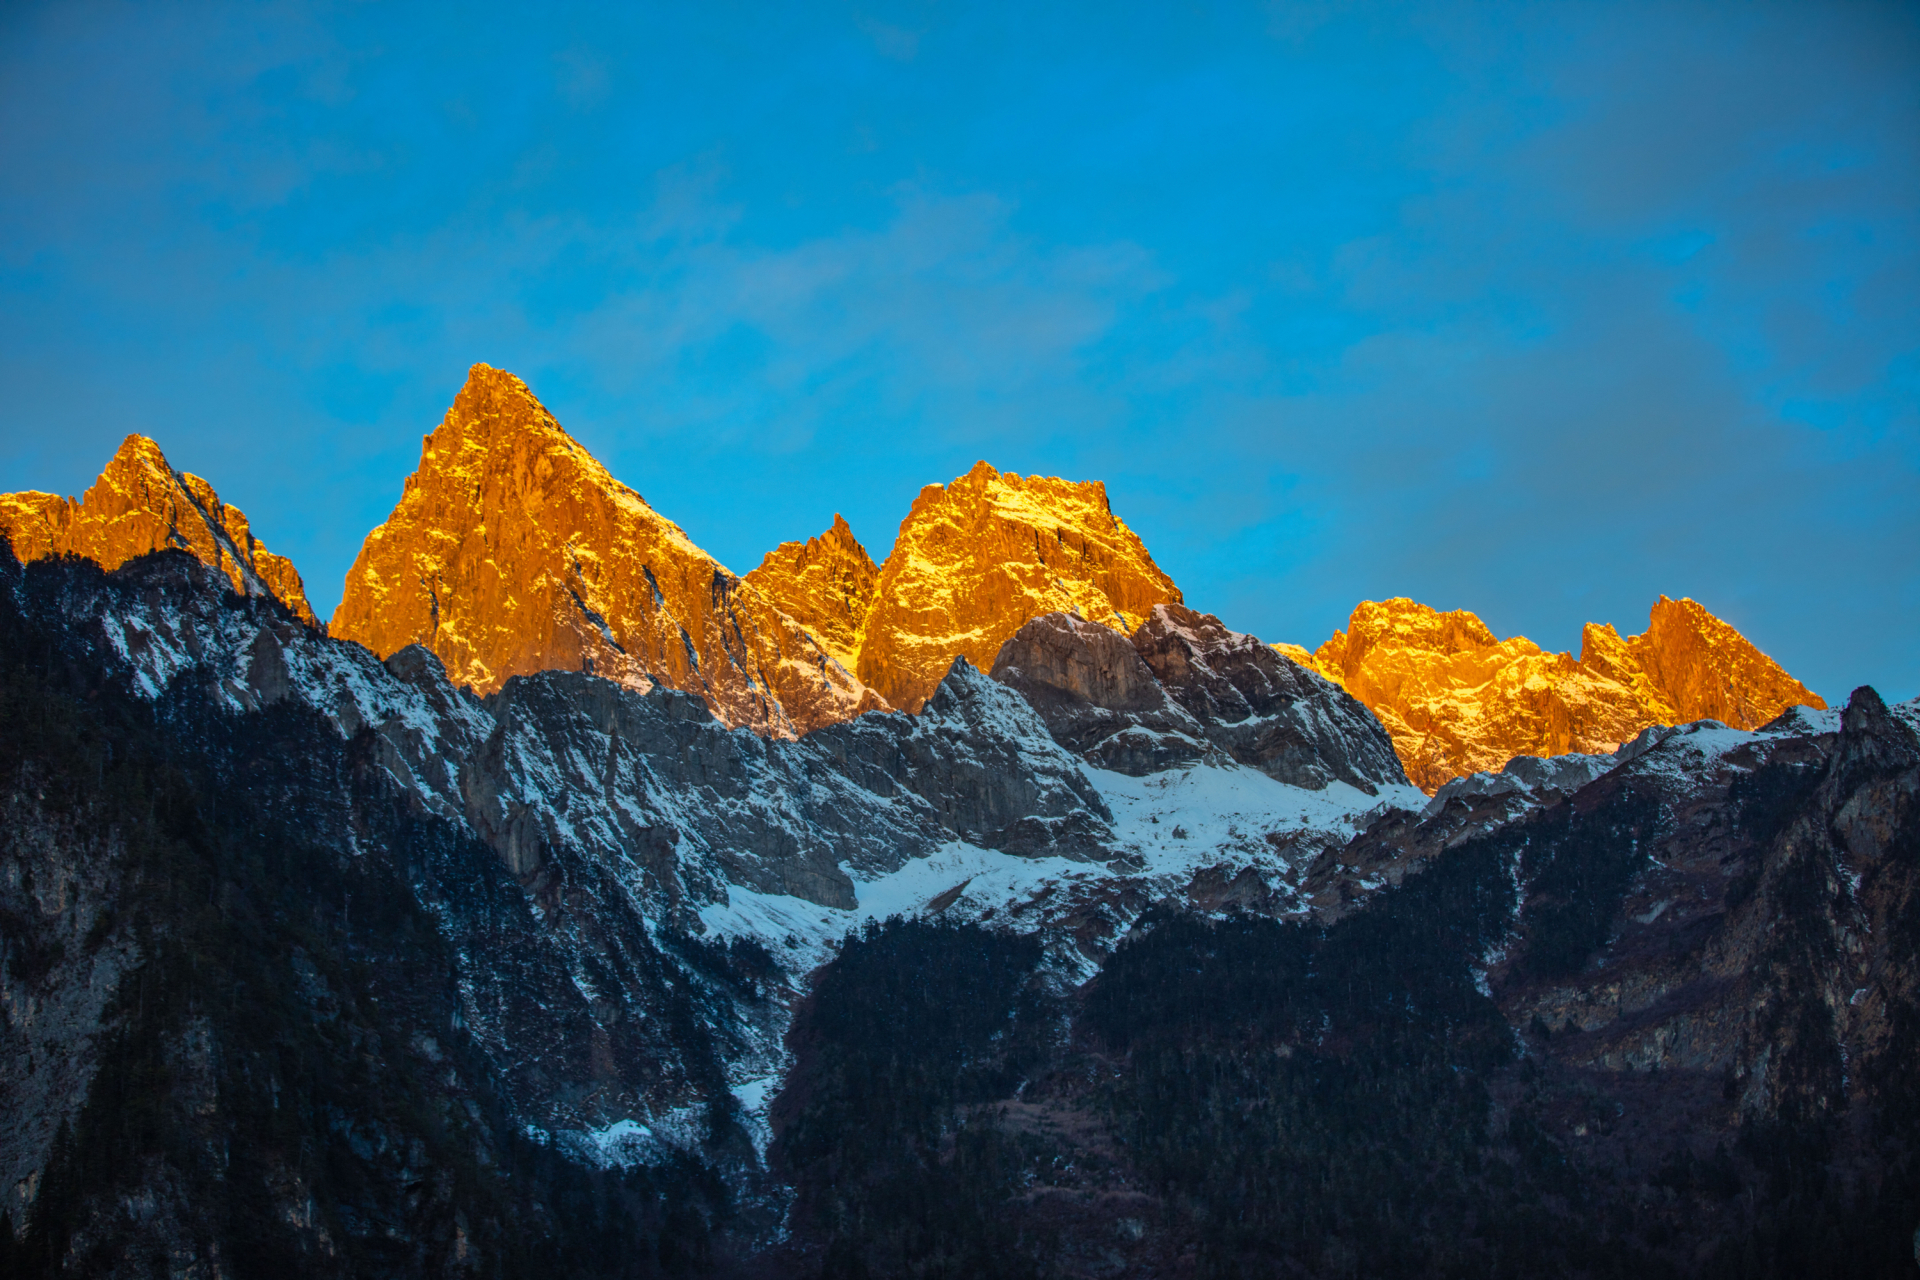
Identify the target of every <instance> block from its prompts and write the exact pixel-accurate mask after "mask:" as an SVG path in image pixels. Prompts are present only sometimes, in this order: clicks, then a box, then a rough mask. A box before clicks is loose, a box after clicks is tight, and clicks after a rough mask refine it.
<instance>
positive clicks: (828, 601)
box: [743, 512, 880, 671]
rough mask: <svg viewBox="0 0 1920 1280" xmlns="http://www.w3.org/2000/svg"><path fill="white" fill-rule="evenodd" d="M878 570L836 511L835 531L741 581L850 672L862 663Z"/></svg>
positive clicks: (787, 546) (779, 555) (778, 552)
mask: <svg viewBox="0 0 1920 1280" xmlns="http://www.w3.org/2000/svg"><path fill="white" fill-rule="evenodd" d="M879 578H880V566H878V565H876V564H875V563H874V562H873V557H872V556H870V555H868V554H867V549H866V548H865V547H863V546H861V545H860V543H859V542H858V541H857V540H856V539H855V538H854V536H853V530H852V529H850V528H848V527H847V522H846V520H845V519H844V518H842V517H841V516H840V515H839V514H838V513H837V512H836V513H835V514H834V517H833V527H832V528H830V529H828V530H827V531H826V532H825V533H823V534H821V535H820V536H819V537H817V538H808V539H807V540H806V541H805V542H783V543H781V544H780V545H779V546H777V547H775V548H774V549H773V550H771V551H769V552H767V556H766V559H764V560H762V561H761V562H760V567H759V568H757V569H755V570H754V571H753V572H752V573H749V574H748V575H747V576H746V578H745V579H743V581H745V582H746V583H747V584H748V585H750V586H752V587H754V588H756V589H758V590H759V591H760V593H761V594H762V595H764V596H766V598H767V599H768V600H770V601H772V602H773V605H774V607H775V608H777V609H779V610H780V612H782V613H784V614H786V615H787V616H788V617H789V618H792V619H793V620H794V621H795V622H797V623H799V624H800V625H801V626H802V627H804V628H806V629H807V631H808V632H809V633H810V634H811V635H812V636H813V638H814V639H815V640H818V641H819V642H820V647H821V648H822V649H825V650H826V651H827V652H828V653H829V654H831V655H833V657H834V659H835V661H837V662H839V663H840V665H841V666H843V667H845V668H846V669H847V670H848V671H853V670H855V669H857V668H858V666H859V662H860V657H859V655H860V631H861V628H862V626H864V625H865V623H866V620H867V611H868V609H869V608H871V607H872V605H873V588H874V584H875V583H876V582H877V581H879Z"/></svg>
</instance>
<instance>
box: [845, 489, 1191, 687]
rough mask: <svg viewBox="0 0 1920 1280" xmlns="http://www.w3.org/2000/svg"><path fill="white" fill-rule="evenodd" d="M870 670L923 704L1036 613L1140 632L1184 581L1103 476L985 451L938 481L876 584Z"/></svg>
mask: <svg viewBox="0 0 1920 1280" xmlns="http://www.w3.org/2000/svg"><path fill="white" fill-rule="evenodd" d="M873 597H874V598H873V607H872V609H871V611H870V612H869V613H868V615H867V618H866V625H865V631H864V635H863V638H862V640H861V644H860V657H859V676H860V679H861V680H862V681H864V682H865V683H866V684H867V685H868V686H870V687H871V688H873V689H874V690H876V691H877V692H878V693H879V694H880V695H881V696H882V697H884V698H886V699H887V701H888V702H890V703H891V704H893V705H894V706H896V707H900V708H903V709H906V710H912V711H917V710H919V708H920V705H921V703H922V702H923V701H925V699H926V698H927V696H928V695H929V694H930V693H932V692H933V689H934V686H935V685H937V684H939V682H940V680H941V679H942V677H944V676H945V675H946V672H947V668H948V667H949V666H950V665H951V664H952V662H953V660H954V658H956V657H964V658H966V659H967V660H968V661H969V662H971V663H972V664H973V665H974V666H976V667H980V668H983V669H984V668H987V667H989V666H991V665H992V663H993V661H994V658H995V656H996V655H998V654H999V652H1000V646H1001V645H1003V644H1005V643H1006V641H1007V639H1008V637H1010V636H1012V635H1013V633H1014V632H1016V631H1018V630H1019V629H1020V628H1021V627H1022V626H1023V625H1025V624H1026V622H1027V621H1028V620H1029V619H1031V618H1037V617H1040V616H1041V615H1042V614H1048V613H1065V612H1077V613H1078V614H1079V615H1080V616H1081V617H1083V618H1085V619H1087V620H1088V621H1090V622H1098V623H1101V624H1103V625H1105V626H1109V627H1112V628H1113V629H1114V630H1116V631H1119V632H1121V633H1123V634H1131V633H1132V632H1133V631H1134V630H1135V629H1136V628H1138V627H1139V625H1140V624H1141V623H1142V622H1144V621H1145V620H1146V617H1147V614H1148V613H1149V612H1150V611H1151V610H1152V608H1153V606H1154V605H1156V604H1163V603H1173V604H1178V603H1180V601H1181V597H1180V589H1179V588H1178V587H1176V586H1174V585H1173V580H1172V579H1171V578H1169V577H1167V575H1166V574H1165V573H1164V572H1162V571H1161V569H1160V566H1158V565H1156V564H1155V563H1154V562H1153V557H1152V556H1150V555H1148V554H1147V548H1146V546H1145V545H1144V544H1143V543H1142V542H1141V541H1140V537H1139V535H1138V534H1136V533H1134V531H1133V530H1131V529H1129V528H1128V527H1127V526H1126V525H1125V524H1123V523H1121V521H1120V519H1119V517H1117V516H1115V515H1114V514H1113V509H1112V507H1111V506H1110V505H1109V504H1108V502H1107V491H1106V487H1105V486H1104V485H1102V484H1100V483H1098V482H1091V483H1085V484H1076V483H1073V482H1071V481H1067V480H1059V479H1054V478H1051V477H1047V476H1028V477H1025V478H1022V477H1021V476H1018V475H1015V474H1014V473H1012V472H1001V471H996V470H994V469H993V468H992V467H990V466H988V465H987V464H986V463H984V462H981V463H978V464H976V465H975V466H974V468H973V470H971V471H969V472H967V474H966V475H964V476H961V477H960V478H959V479H957V480H955V481H954V482H953V483H952V484H949V485H944V486H943V485H928V486H927V487H926V488H925V489H922V490H921V491H920V496H919V497H917V498H915V499H914V500H913V508H912V510H911V511H909V512H908V513H907V518H906V519H905V520H904V521H902V522H901V524H900V533H899V536H898V538H897V539H896V540H895V541H894V544H893V551H892V553H891V554H890V555H889V556H888V557H887V561H886V563H885V564H884V565H882V566H881V569H880V577H879V581H878V582H876V583H875V584H874V591H873Z"/></svg>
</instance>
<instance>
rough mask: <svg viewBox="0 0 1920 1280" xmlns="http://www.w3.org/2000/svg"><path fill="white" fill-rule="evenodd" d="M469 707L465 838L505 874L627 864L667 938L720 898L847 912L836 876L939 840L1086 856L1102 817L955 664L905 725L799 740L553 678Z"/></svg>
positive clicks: (651, 696)
mask: <svg viewBox="0 0 1920 1280" xmlns="http://www.w3.org/2000/svg"><path fill="white" fill-rule="evenodd" d="M487 708H488V711H489V712H490V714H491V715H492V717H493V722H494V727H493V730H492V732H491V733H490V734H489V735H488V736H487V738H486V740H485V741H484V743H482V744H480V745H479V746H478V748H477V749H476V750H475V752H474V754H473V756H472V757H471V760H470V762H469V763H468V764H467V766H466V767H465V768H464V769H463V770H462V773H461V785H462V788H463V799H464V801H465V804H466V809H467V813H468V814H469V815H470V817H471V819H472V821H473V824H474V827H475V830H476V831H477V832H478V833H479V834H480V836H481V837H482V839H484V840H486V841H487V842H488V843H489V844H490V845H492V846H493V848H494V849H495V850H496V851H497V852H498V853H499V854H500V856H501V858H502V859H503V860H504V861H505V862H506V863H507V864H508V865H509V866H511V867H512V868H513V869H514V871H515V872H516V873H517V874H520V875H523V876H529V875H536V874H538V873H539V870H540V868H541V866H542V865H543V863H544V862H545V860H546V858H547V856H548V852H547V851H549V850H551V849H556V848H563V847H571V848H574V849H576V850H581V851H584V852H586V853H589V854H591V855H593V856H594V857H595V858H597V859H599V860H600V861H602V862H605V863H607V864H610V865H615V866H626V867H630V868H631V869H632V871H633V872H634V873H635V874H634V878H633V881H632V887H633V890H634V891H635V892H636V893H637V894H638V897H639V900H640V901H641V902H643V903H644V904H646V908H647V910H648V911H649V912H650V913H652V914H653V915H655V916H657V917H658V918H661V919H664V920H668V921H671V922H673V923H674V924H675V925H676V926H677V927H680V928H697V927H698V926H697V925H696V923H695V922H696V920H697V914H698V912H699V910H700V909H701V908H702V907H706V906H710V905H712V904H714V903H724V902H726V901H727V898H728V886H729V885H738V886H743V887H746V888H749V889H752V890H754V891H756V892H759V893H766V894H786V895H790V896H792V897H795V898H798V899H800V900H802V901H806V902H814V903H818V904H820V905H822V906H828V907H837V908H841V909H851V908H853V907H854V905H855V897H854V887H853V881H852V880H851V879H850V878H849V875H848V872H849V870H851V871H854V872H858V873H864V874H866V875H869V876H871V875H877V874H884V873H886V872H890V871H895V870H898V869H899V868H900V867H901V866H902V865H903V864H904V863H905V862H906V861H907V860H908V859H910V858H915V857H925V856H927V855H928V854H930V853H932V852H933V851H935V850H936V849H938V848H939V847H940V846H942V845H943V844H946V843H948V842H950V841H953V840H956V839H962V840H967V841H969V842H971V843H974V844H978V845H981V846H982V847H986V848H1005V849H1014V850H1015V851H1017V852H1020V853H1023V854H1042V853H1057V854H1062V855H1064V856H1100V854H1099V849H1098V845H1099V841H1100V838H1101V837H1102V836H1104V835H1105V834H1106V828H1105V824H1106V822H1107V821H1109V820H1110V819H1111V817H1112V815H1111V814H1110V813H1109V812H1108V810H1107V807H1106V803H1105V801H1103V800H1102V799H1101V798H1100V795H1099V793H1098V792H1096V791H1095V790H1094V788H1093V787H1092V785H1091V784H1090V783H1089V782H1088V781H1087V779H1086V777H1085V775H1084V774H1082V773H1081V771H1080V769H1079V766H1078V765H1077V763H1076V762H1075V761H1074V759H1073V757H1071V756H1070V755H1068V754H1066V753H1065V752H1064V751H1062V750H1061V749H1060V748H1059V747H1058V746H1057V745H1056V744H1055V743H1054V742H1053V741H1052V740H1051V739H1050V738H1048V737H1047V736H1046V731H1045V729H1044V727H1043V726H1042V725H1041V724H1040V723H1039V721H1038V720H1037V719H1036V718H1035V717H1034V715H1033V712H1032V711H1031V710H1030V709H1029V708H1028V707H1027V706H1026V705H1025V704H1024V703H1023V702H1021V700H1020V699H1019V698H1018V697H1017V696H1015V695H1014V694H1012V693H1010V692H1008V691H1007V690H1005V689H1002V688H1000V687H999V686H997V685H995V684H993V683H992V682H991V681H989V680H987V679H986V678H985V677H984V676H982V675H981V674H980V673H979V672H977V671H975V670H973V668H972V667H971V666H968V665H966V664H965V662H964V661H959V662H956V663H955V664H954V670H953V671H952V672H951V673H950V674H949V676H948V678H947V679H946V680H945V681H943V682H942V683H941V685H940V687H939V688H938V689H937V690H935V692H934V696H933V697H932V698H931V699H929V700H928V702H927V707H926V710H925V712H924V713H923V714H921V715H919V716H906V715H900V714H876V715H869V716H862V717H860V718H859V719H857V720H854V721H850V722H847V723H845V724H840V725H834V726H830V727H828V728H826V729H822V730H818V731H816V732H814V733H811V734H809V735H808V736H807V737H806V738H804V739H802V740H800V741H799V742H780V741H768V740H766V739H763V738H760V737H759V736H757V735H754V734H751V733H744V732H738V731H729V730H727V729H726V728H725V726H723V725H721V724H719V723H718V722H716V721H715V720H714V718H713V717H712V715H711V714H710V713H709V712H708V711H707V709H706V707H705V706H704V705H703V704H702V703H701V702H700V700H699V699H697V698H693V697H690V696H688V695H686V694H682V693H679V692H677V691H673V690H668V689H654V690H652V691H650V692H647V693H645V694H642V693H639V692H637V691H634V690H631V689H624V688H621V687H620V686H618V685H615V684H612V683H611V682H609V681H605V680H600V679H597V678H594V677H589V676H582V675H578V674H574V673H570V672H559V671H551V672H543V673H541V674H539V675H535V676H517V677H515V678H513V679H512V680H509V681H508V682H507V684H506V686H505V687H504V688H503V689H501V691H500V692H499V693H497V694H495V695H494V696H493V697H492V698H491V699H489V700H488V703H487ZM1109 856H1110V855H1109Z"/></svg>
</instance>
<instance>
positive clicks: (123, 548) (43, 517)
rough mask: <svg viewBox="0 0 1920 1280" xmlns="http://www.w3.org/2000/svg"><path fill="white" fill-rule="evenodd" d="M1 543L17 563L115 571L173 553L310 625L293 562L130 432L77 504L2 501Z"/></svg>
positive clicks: (42, 498)
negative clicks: (43, 561)
mask: <svg viewBox="0 0 1920 1280" xmlns="http://www.w3.org/2000/svg"><path fill="white" fill-rule="evenodd" d="M0 536H4V537H6V538H7V539H9V540H10V541H11V542H12V543H13V549H14V554H15V555H16V556H18V557H19V558H20V559H22V560H38V559H40V558H41V557H42V556H53V555H76V556H84V557H85V558H87V559H89V560H93V561H96V562H98V563H99V564H100V565H101V567H103V568H107V569H117V568H119V567H120V566H121V565H123V564H125V563H126V562H127V561H129V560H132V559H135V558H137V557H139V556H143V555H146V554H147V553H148V552H151V551H161V550H165V549H166V548H169V547H174V548H178V549H179V550H182V551H185V552H187V553H188V554H190V555H192V556H195V557H197V558H198V559H199V560H201V561H202V562H204V563H206V564H208V565H211V566H212V567H213V568H214V569H216V570H218V571H219V572H220V573H221V574H223V575H224V576H225V577H226V579H227V581H228V582H229V583H231V584H232V586H233V589H234V590H235V591H238V592H239V593H240V594H241V595H244V596H261V595H270V596H272V597H274V598H275V599H276V600H279V601H280V602H281V603H282V604H284V605H286V606H287V607H288V608H289V609H291V610H292V611H293V612H294V614H295V615H296V616H297V617H299V618H300V619H302V620H303V621H306V622H312V621H313V620H314V617H313V610H312V608H311V607H310V606H309V605H308V604H307V594H306V589H305V588H304V587H303V586H302V585H301V582H300V575H299V573H298V572H297V571H295V569H294V567H293V562H292V561H290V560H288V559H286V558H285V557H284V556H277V555H274V554H273V553H272V552H270V551H268V550H267V549H266V547H265V546H263V545H261V543H260V542H259V541H258V540H257V539H256V538H255V537H254V536H253V531H252V528H251V527H250V526H249V525H248V523H247V517H246V516H245V515H244V514H243V513H242V512H241V511H240V509H239V508H238V507H230V506H228V505H226V504H225V503H223V502H221V501H220V495H218V494H217V493H215V492H214V491H213V486H212V485H209V484H208V483H207V482H206V481H205V480H202V479H201V478H200V477H199V476H196V475H189V474H188V473H186V472H184V471H175V470H174V469H173V468H172V467H170V466H168V465H167V459H166V457H165V455H163V454H162V453H161V452H160V446H159V445H157V444H155V443H154V442H153V441H152V440H149V439H148V438H147V437H145V436H142V435H130V436H128V437H127V438H126V440H125V441H124V442H122V443H121V445H120V449H119V451H118V452H117V453H115V454H114V455H113V459H112V461H110V462H108V463H107V465H106V469H105V470H103V471H102V472H101V473H100V478H99V479H98V480H97V481H95V482H94V485H93V487H92V488H91V489H88V490H87V491H86V493H85V494H83V495H81V497H80V500H79V501H77V502H76V501H74V500H73V499H71V498H62V497H60V496H59V495H57V494H52V493H31V492H29V493H7V494H0Z"/></svg>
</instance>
